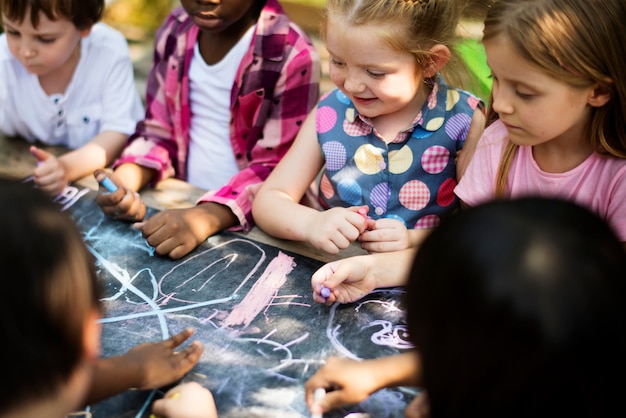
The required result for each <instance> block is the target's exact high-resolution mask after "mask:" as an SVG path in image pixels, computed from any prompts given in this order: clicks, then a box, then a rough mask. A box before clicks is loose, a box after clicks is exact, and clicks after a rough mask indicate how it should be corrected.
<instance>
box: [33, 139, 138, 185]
mask: <svg viewBox="0 0 626 418" xmlns="http://www.w3.org/2000/svg"><path fill="white" fill-rule="evenodd" d="M127 138H128V135H126V134H124V133H121V132H114V131H104V132H101V133H100V134H98V135H96V136H95V137H94V138H93V139H92V140H91V141H89V142H88V143H86V144H85V145H83V146H82V147H80V148H77V149H75V150H72V151H69V152H68V153H66V154H63V155H61V156H59V157H56V156H54V155H53V154H50V153H48V152H46V151H44V150H42V149H40V148H37V147H35V146H32V147H31V148H30V151H31V153H32V154H33V155H34V156H35V158H37V160H38V162H39V163H38V165H37V167H36V168H35V170H34V171H33V175H34V177H35V184H36V185H37V187H39V188H40V189H42V190H43V191H45V192H47V193H50V194H52V195H57V194H59V193H61V192H62V191H63V189H65V187H66V186H67V184H68V182H72V181H76V180H78V179H80V178H81V177H84V176H86V175H88V174H91V173H92V172H93V171H94V170H96V169H98V168H103V167H106V166H108V165H109V164H111V163H112V162H113V160H114V159H115V158H116V157H117V156H118V155H119V154H120V152H122V148H123V147H124V143H125V142H126V139H127Z"/></svg>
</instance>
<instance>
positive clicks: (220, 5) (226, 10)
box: [180, 0, 259, 33]
mask: <svg viewBox="0 0 626 418" xmlns="http://www.w3.org/2000/svg"><path fill="white" fill-rule="evenodd" d="M258 1H259V0H207V1H197V0H181V2H180V4H181V5H182V6H183V9H185V11H186V12H187V13H188V14H189V15H190V16H191V17H192V19H193V21H194V23H195V24H196V25H198V27H199V28H200V29H201V30H203V31H208V32H211V33H221V32H224V31H226V30H229V31H235V32H241V31H240V30H239V28H240V27H245V28H247V27H249V26H250V24H251V23H252V22H253V21H255V20H256V18H257V16H255V14H256V10H257V9H258V8H257V7H254V6H255V4H256V3H258Z"/></svg>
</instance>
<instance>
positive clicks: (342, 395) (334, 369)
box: [304, 357, 381, 413]
mask: <svg viewBox="0 0 626 418" xmlns="http://www.w3.org/2000/svg"><path fill="white" fill-rule="evenodd" d="M375 368H376V367H375V365H374V364H373V363H372V362H370V361H368V360H366V361H355V360H351V359H346V358H337V357H330V358H328V359H327V360H326V364H324V365H323V366H322V367H321V368H320V369H319V370H318V371H317V372H316V373H315V374H314V375H313V376H312V377H311V378H310V379H309V380H308V381H307V382H306V384H305V386H304V388H305V391H306V403H307V405H308V406H309V410H310V411H311V413H323V412H327V411H330V410H331V409H333V408H337V407H339V406H341V405H349V404H355V403H358V402H361V401H363V400H365V399H366V398H367V397H368V396H370V395H371V394H372V393H374V392H376V391H377V390H379V389H380V388H381V386H380V382H378V381H377V380H376V374H375V373H374V372H375ZM317 388H324V389H327V392H326V396H325V397H324V399H323V400H322V401H321V402H320V403H319V404H318V405H314V402H313V392H315V389H317ZM317 407H321V411H320V410H318V409H317Z"/></svg>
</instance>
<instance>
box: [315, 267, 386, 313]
mask: <svg viewBox="0 0 626 418" xmlns="http://www.w3.org/2000/svg"><path fill="white" fill-rule="evenodd" d="M370 261H373V260H372V259H371V257H370V256H367V255H362V256H355V257H349V258H344V259H342V260H338V261H333V262H331V263H328V264H325V265H323V266H322V267H320V268H319V269H318V270H317V271H316V272H315V273H313V276H311V286H312V287H313V300H314V301H315V302H318V303H324V304H326V305H332V304H333V303H335V302H339V303H350V302H354V301H357V300H359V299H361V298H363V297H364V296H365V295H367V294H368V293H370V292H371V291H372V290H374V289H375V288H376V287H377V284H378V283H377V277H376V273H375V272H373V271H372V269H370V263H369V262H370ZM322 285H323V286H324V287H326V288H327V289H328V290H329V291H330V294H329V296H328V297H326V298H325V297H324V296H323V295H322V293H321V291H322Z"/></svg>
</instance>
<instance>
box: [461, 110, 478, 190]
mask: <svg viewBox="0 0 626 418" xmlns="http://www.w3.org/2000/svg"><path fill="white" fill-rule="evenodd" d="M484 130H485V115H483V112H481V111H480V110H478V109H476V111H474V116H473V117H472V124H471V125H470V128H469V131H468V133H467V137H466V138H465V142H464V143H463V149H462V150H461V151H459V155H458V160H457V162H456V180H457V182H458V181H459V180H461V177H463V174H465V170H466V169H467V166H468V164H469V162H470V160H471V159H472V156H473V155H474V151H475V150H476V145H477V144H478V140H479V139H480V137H481V135H482V134H483V131H484Z"/></svg>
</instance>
